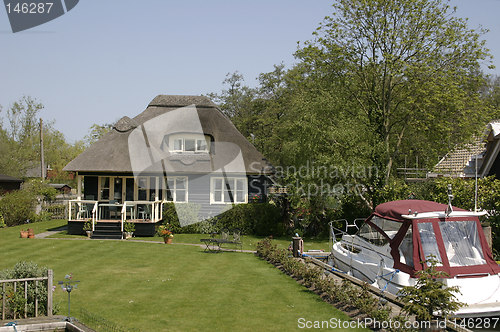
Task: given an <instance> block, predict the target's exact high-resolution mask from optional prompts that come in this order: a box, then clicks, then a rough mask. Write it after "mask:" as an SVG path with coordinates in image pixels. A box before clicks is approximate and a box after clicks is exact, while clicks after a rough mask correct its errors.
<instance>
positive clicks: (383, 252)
mask: <svg viewBox="0 0 500 332" xmlns="http://www.w3.org/2000/svg"><path fill="white" fill-rule="evenodd" d="M485 214H486V211H479V212H473V211H467V210H463V209H459V208H456V207H453V206H452V205H451V199H450V204H440V203H436V202H431V201H424V200H400V201H392V202H387V203H383V204H380V205H378V206H377V207H376V208H375V211H374V212H373V213H372V214H371V215H370V216H369V217H368V218H367V219H366V220H364V221H363V222H362V223H359V222H351V223H347V227H346V228H345V229H344V230H341V229H338V228H336V227H334V225H336V223H335V222H331V223H330V230H331V231H330V238H331V251H332V252H331V255H330V260H331V261H330V264H331V265H333V266H334V267H335V268H337V269H339V270H340V271H343V272H345V273H348V274H350V275H352V276H354V277H356V278H358V279H360V280H363V281H365V282H367V283H370V284H373V285H374V286H377V287H378V288H380V290H381V291H388V292H390V293H392V294H395V295H397V294H398V292H399V290H400V289H401V288H402V287H404V286H414V285H415V284H416V281H417V279H418V276H417V275H418V271H422V270H424V269H425V268H426V267H427V264H428V263H426V260H428V259H429V258H430V257H433V258H434V259H435V260H437V261H438V262H439V263H438V264H437V267H436V269H437V270H439V271H443V272H445V273H446V277H443V278H441V279H440V281H442V282H443V284H444V285H445V286H448V287H450V286H458V287H459V289H460V294H458V293H457V294H455V295H456V297H457V299H458V301H460V302H462V303H465V304H466V306H465V307H462V308H461V309H459V310H458V311H457V312H455V314H454V316H455V317H458V318H461V317H464V318H465V317H492V316H499V315H500V267H499V265H498V264H497V263H496V262H495V260H494V259H493V255H492V253H491V249H490V247H489V246H488V244H487V241H486V238H485V235H484V232H483V229H482V227H481V224H480V222H479V217H480V216H482V215H485ZM351 227H352V228H355V229H356V230H357V231H356V233H355V234H348V233H352V232H348V231H349V228H351ZM431 255H432V256H431Z"/></svg>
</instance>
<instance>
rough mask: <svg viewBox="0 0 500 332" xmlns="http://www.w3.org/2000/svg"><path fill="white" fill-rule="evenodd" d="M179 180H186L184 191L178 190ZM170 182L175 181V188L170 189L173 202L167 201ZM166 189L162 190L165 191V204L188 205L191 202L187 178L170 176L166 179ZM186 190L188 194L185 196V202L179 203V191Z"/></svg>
mask: <svg viewBox="0 0 500 332" xmlns="http://www.w3.org/2000/svg"><path fill="white" fill-rule="evenodd" d="M178 179H184V189H179V188H177V180H178ZM168 180H173V181H174V187H173V188H168V189H169V190H170V192H171V194H172V200H168V199H167V187H168ZM164 184H165V185H164V187H163V188H162V190H163V200H164V201H165V202H175V203H187V202H188V201H189V178H188V177H187V176H168V177H166V178H164ZM178 190H179V191H180V190H184V191H185V192H186V194H185V198H186V199H185V200H184V201H179V200H177V191H178Z"/></svg>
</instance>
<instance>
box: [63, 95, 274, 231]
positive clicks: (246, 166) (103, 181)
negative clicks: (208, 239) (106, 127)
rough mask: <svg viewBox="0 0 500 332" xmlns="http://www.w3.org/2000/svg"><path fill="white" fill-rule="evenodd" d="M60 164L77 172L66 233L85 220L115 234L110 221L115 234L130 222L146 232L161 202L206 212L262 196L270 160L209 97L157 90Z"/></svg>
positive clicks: (203, 214) (156, 219)
mask: <svg viewBox="0 0 500 332" xmlns="http://www.w3.org/2000/svg"><path fill="white" fill-rule="evenodd" d="M64 170H65V171H72V172H75V174H76V178H77V183H78V187H77V199H76V200H72V201H70V203H69V221H68V226H69V227H68V229H69V233H73V234H77V233H82V227H83V223H84V222H85V221H89V220H90V221H92V225H93V229H94V231H95V232H94V233H95V234H94V235H95V236H98V235H99V232H98V230H100V231H101V232H100V233H101V235H103V236H109V235H112V234H111V233H113V232H112V231H111V228H113V227H114V228H113V229H114V232H116V233H117V234H115V235H116V236H118V232H119V231H123V223H124V222H125V221H130V222H134V223H135V226H136V235H139V236H140V235H142V236H146V235H153V234H154V225H155V224H156V223H157V222H159V221H160V220H161V218H162V207H163V205H164V204H165V203H166V202H174V203H179V204H184V203H193V205H196V206H197V213H198V214H199V216H200V219H204V218H206V217H209V216H213V215H216V214H218V213H220V211H221V210H223V209H226V208H227V207H228V206H231V204H245V203H248V202H249V200H254V199H262V198H263V197H264V196H265V193H266V186H267V184H268V181H269V180H268V175H270V172H271V167H270V165H269V164H268V162H267V161H266V159H265V158H264V156H263V155H262V154H261V153H260V152H259V151H257V149H256V148H255V147H254V146H253V145H252V144H251V143H250V142H249V141H248V140H247V139H246V138H245V137H244V136H243V135H242V134H241V133H240V132H239V131H238V130H237V129H236V127H235V126H234V125H233V124H232V123H231V121H230V120H229V119H228V118H227V117H225V116H224V115H223V114H222V112H221V111H220V110H219V109H218V107H217V106H216V105H215V104H214V103H212V102H211V101H210V99H209V98H207V97H202V96H167V95H159V96H157V97H156V98H154V99H153V100H152V101H151V102H150V103H149V105H148V106H147V108H146V110H145V111H144V112H142V113H141V114H139V115H137V116H136V117H134V118H132V119H131V118H128V117H126V116H125V117H123V118H121V119H120V120H119V121H118V122H117V123H116V124H115V125H114V127H113V129H112V130H111V131H110V132H109V133H107V134H106V135H104V136H103V137H102V138H101V139H100V140H98V141H97V142H96V143H94V144H93V145H91V146H90V147H89V148H87V149H86V150H85V151H84V152H83V153H81V154H80V155H79V156H78V157H76V158H75V159H74V160H72V161H71V162H70V163H69V164H68V165H66V167H65V168H64ZM176 205H177V204H176ZM181 223H182V221H181ZM104 226H106V227H107V228H109V229H108V231H109V232H107V231H106V227H104Z"/></svg>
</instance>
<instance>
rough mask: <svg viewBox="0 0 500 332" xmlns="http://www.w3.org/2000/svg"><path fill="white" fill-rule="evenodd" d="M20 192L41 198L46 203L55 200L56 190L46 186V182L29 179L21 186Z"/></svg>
mask: <svg viewBox="0 0 500 332" xmlns="http://www.w3.org/2000/svg"><path fill="white" fill-rule="evenodd" d="M22 191H25V192H29V193H31V194H33V195H35V196H42V197H43V199H44V200H46V201H53V200H55V199H56V196H57V190H56V189H55V188H53V187H51V186H49V185H48V182H47V181H46V180H41V179H31V180H29V181H26V182H25V183H24V184H23V189H22Z"/></svg>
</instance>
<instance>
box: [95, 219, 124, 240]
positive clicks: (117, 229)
mask: <svg viewBox="0 0 500 332" xmlns="http://www.w3.org/2000/svg"><path fill="white" fill-rule="evenodd" d="M121 238H122V231H121V223H119V222H116V223H115V222H98V223H96V225H95V228H94V232H93V233H92V239H115V240H120V239H121Z"/></svg>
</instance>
